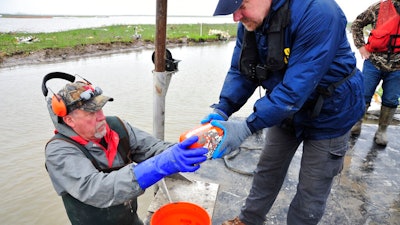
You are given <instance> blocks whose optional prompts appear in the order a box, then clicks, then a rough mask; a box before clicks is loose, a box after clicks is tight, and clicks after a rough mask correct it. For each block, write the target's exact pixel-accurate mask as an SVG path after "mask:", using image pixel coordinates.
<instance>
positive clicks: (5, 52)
mask: <svg viewBox="0 0 400 225" xmlns="http://www.w3.org/2000/svg"><path fill="white" fill-rule="evenodd" d="M236 28H237V24H235V23H230V24H171V25H167V40H168V41H173V42H180V41H181V42H207V41H215V40H221V39H223V38H224V37H222V36H221V35H218V34H209V31H210V30H218V31H221V32H223V33H226V34H228V35H229V36H230V37H235V36H236ZM155 32H156V27H155V25H114V26H105V27H97V28H86V29H76V30H69V31H61V32H53V33H14V32H9V33H0V57H1V56H12V55H16V54H26V53H30V52H34V51H39V50H44V49H62V48H70V47H72V48H73V47H78V46H84V45H91V44H108V43H110V44H111V43H134V42H135V41H138V40H141V41H144V42H153V43H154V40H155Z"/></svg>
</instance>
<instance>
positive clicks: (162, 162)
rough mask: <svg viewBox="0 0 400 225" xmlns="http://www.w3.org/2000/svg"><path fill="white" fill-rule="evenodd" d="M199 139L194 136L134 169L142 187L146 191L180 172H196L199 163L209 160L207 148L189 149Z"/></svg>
mask: <svg viewBox="0 0 400 225" xmlns="http://www.w3.org/2000/svg"><path fill="white" fill-rule="evenodd" d="M198 139H199V137H197V136H193V137H190V138H188V139H186V140H185V141H182V142H181V143H179V144H176V145H174V146H172V147H170V148H168V149H167V150H165V151H163V152H162V153H160V154H159V155H156V156H154V157H152V158H149V159H147V160H146V161H143V162H141V163H139V164H138V165H136V166H133V167H132V170H133V173H134V174H135V176H136V180H137V181H138V183H139V185H140V187H141V188H142V189H146V188H148V187H149V186H151V185H153V184H155V183H156V182H157V181H159V180H161V179H162V178H164V177H166V176H169V175H171V174H174V173H178V172H194V171H196V170H198V169H199V168H200V165H199V163H202V162H204V161H206V160H207V157H206V156H205V154H206V153H207V152H208V149H206V148H189V146H191V145H192V144H194V143H196V142H197V140H198Z"/></svg>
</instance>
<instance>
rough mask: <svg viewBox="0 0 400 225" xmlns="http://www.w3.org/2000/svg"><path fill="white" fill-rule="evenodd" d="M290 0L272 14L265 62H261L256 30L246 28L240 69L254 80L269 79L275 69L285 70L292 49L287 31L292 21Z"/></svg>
mask: <svg viewBox="0 0 400 225" xmlns="http://www.w3.org/2000/svg"><path fill="white" fill-rule="evenodd" d="M289 2H290V1H289V0H287V1H286V2H285V3H284V5H283V6H282V7H281V8H279V9H278V10H277V11H276V12H274V14H273V15H272V16H271V18H270V21H269V27H268V29H267V30H266V31H265V34H266V35H267V36H268V40H267V42H268V43H267V44H268V52H267V56H266V59H265V64H261V63H260V59H259V54H258V47H257V40H256V35H255V32H254V31H248V30H246V28H245V29H244V34H243V41H242V48H241V52H240V58H239V70H240V71H241V73H242V74H244V75H245V76H246V77H247V78H249V79H250V80H253V81H263V80H266V79H268V77H269V74H270V73H271V72H273V71H279V70H284V69H285V68H286V64H287V62H288V58H289V54H290V50H286V48H288V49H289V47H288V45H289V44H290V43H288V37H289V36H290V35H289V34H287V33H288V32H286V30H287V28H288V25H289V23H290V9H289Z"/></svg>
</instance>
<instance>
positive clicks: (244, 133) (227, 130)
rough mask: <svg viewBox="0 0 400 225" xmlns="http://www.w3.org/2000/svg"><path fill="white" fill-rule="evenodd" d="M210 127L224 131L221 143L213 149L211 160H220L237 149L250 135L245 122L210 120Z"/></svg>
mask: <svg viewBox="0 0 400 225" xmlns="http://www.w3.org/2000/svg"><path fill="white" fill-rule="evenodd" d="M211 125H213V126H215V127H219V128H221V129H222V130H223V131H224V135H223V137H222V140H221V142H220V143H219V144H218V146H217V148H216V149H215V151H214V153H213V155H212V158H213V159H216V158H221V157H222V156H224V155H226V154H229V153H230V152H231V151H232V150H235V149H236V148H238V147H239V146H240V145H241V144H242V142H243V141H244V140H245V139H246V138H247V137H248V136H250V135H251V131H250V129H249V127H248V126H247V122H246V121H222V120H212V121H211Z"/></svg>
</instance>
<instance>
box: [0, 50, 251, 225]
mask: <svg viewBox="0 0 400 225" xmlns="http://www.w3.org/2000/svg"><path fill="white" fill-rule="evenodd" d="M233 44H234V43H233V42H229V43H222V44H214V45H207V46H196V47H194V46H193V47H177V48H173V49H170V50H171V52H172V54H173V57H174V58H176V59H180V60H182V61H181V62H180V63H179V65H178V67H179V72H177V73H176V74H174V75H173V76H172V79H171V83H170V85H169V89H168V92H167V97H166V115H165V139H166V140H168V141H177V140H178V138H179V135H180V133H181V132H183V131H186V130H188V129H190V128H192V127H194V126H197V125H198V124H199V121H200V119H201V118H202V117H203V116H205V115H206V114H207V113H208V112H209V107H208V106H209V105H210V104H212V103H214V102H215V101H217V98H218V94H219V90H220V88H221V86H222V82H223V79H224V76H225V73H226V71H227V69H228V66H229V62H230V57H231V53H232V48H233ZM151 55H152V51H150V50H143V51H139V52H131V53H125V54H116V55H109V56H104V57H95V58H85V59H81V60H77V61H69V62H64V63H54V64H39V65H32V66H20V67H14V68H3V69H0V96H2V97H1V101H0V124H1V128H2V129H1V131H0V134H1V135H0V143H2V145H1V147H0V156H1V157H0V168H1V171H2V173H0V182H1V185H0V199H1V201H0V208H1V211H0V224H41V225H46V224H48V225H54V224H69V222H68V219H67V217H66V214H65V212H64V208H63V206H62V202H61V199H60V198H59V197H58V196H57V195H56V193H55V191H54V190H53V187H52V185H51V183H50V180H49V178H48V175H47V173H46V170H45V168H44V153H43V148H44V145H45V143H46V141H47V140H48V139H49V138H50V137H51V136H52V133H53V127H52V124H51V121H50V118H49V116H48V112H47V111H46V104H45V100H44V96H43V95H42V93H41V81H42V78H43V76H44V75H45V74H47V73H49V72H54V71H62V72H67V73H71V74H80V75H82V76H84V77H85V78H87V79H88V80H89V81H91V82H92V83H93V84H94V85H96V86H99V87H101V88H102V89H103V91H104V94H106V95H108V96H112V97H114V99H115V100H114V102H110V103H108V104H107V105H106V106H105V107H104V111H105V113H106V114H108V115H119V116H120V117H121V118H124V119H126V120H127V121H129V122H130V123H131V124H133V125H135V126H137V127H140V128H142V129H143V130H145V131H147V132H149V133H152V126H153V125H152V120H153V116H152V113H153V112H152V109H153V75H152V70H153V69H154V65H153V63H152V61H151ZM64 84H65V83H64V82H63V81H62V80H60V79H58V80H57V79H55V80H50V81H49V82H48V87H49V88H51V89H52V90H54V91H58V89H59V88H60V87H61V86H62V85H64ZM50 94H51V92H50ZM251 104H252V103H251V102H250V103H249V104H248V105H247V106H246V107H245V108H244V109H243V110H241V112H240V113H239V115H241V116H246V115H247V113H248V112H250V110H251ZM146 194H147V193H146ZM143 198H144V199H143V204H142V206H143V207H141V208H140V209H139V210H140V212H141V213H142V212H145V211H146V209H147V207H146V204H147V203H148V202H149V200H148V199H147V198H148V197H146V196H144V197H143Z"/></svg>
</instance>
